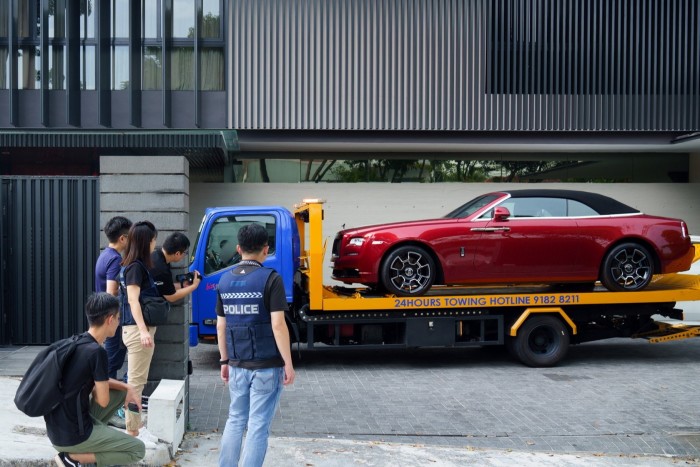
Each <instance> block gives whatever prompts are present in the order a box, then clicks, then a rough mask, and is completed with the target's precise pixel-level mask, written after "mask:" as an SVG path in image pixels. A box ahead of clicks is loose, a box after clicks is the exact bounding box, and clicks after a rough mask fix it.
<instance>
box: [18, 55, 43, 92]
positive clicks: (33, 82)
mask: <svg viewBox="0 0 700 467" xmlns="http://www.w3.org/2000/svg"><path fill="white" fill-rule="evenodd" d="M17 55H18V62H17V73H18V75H19V76H18V79H19V89H39V88H40V87H41V86H40V77H39V69H40V68H41V60H40V57H39V47H37V46H23V47H21V48H20V49H19V50H18V51H17Z"/></svg>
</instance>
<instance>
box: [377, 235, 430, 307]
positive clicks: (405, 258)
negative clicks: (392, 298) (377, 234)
mask: <svg viewBox="0 0 700 467" xmlns="http://www.w3.org/2000/svg"><path fill="white" fill-rule="evenodd" d="M436 273H437V270H436V268H435V262H434V261H433V258H432V257H431V256H430V254H428V252H427V251H425V249H423V248H421V247H419V246H415V245H405V246H401V247H399V248H397V249H395V250H392V251H390V252H389V254H387V256H386V258H385V259H384V261H383V262H382V271H381V279H382V286H383V287H384V288H385V289H386V291H387V292H388V293H391V294H394V295H399V296H404V297H405V296H417V295H423V294H424V293H426V292H427V291H428V290H430V287H431V286H432V285H433V283H434V282H435V276H436Z"/></svg>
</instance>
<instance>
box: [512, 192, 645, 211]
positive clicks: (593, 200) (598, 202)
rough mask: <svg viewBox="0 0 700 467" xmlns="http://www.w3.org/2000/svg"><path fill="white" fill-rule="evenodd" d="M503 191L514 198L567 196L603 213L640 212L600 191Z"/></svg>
mask: <svg viewBox="0 0 700 467" xmlns="http://www.w3.org/2000/svg"><path fill="white" fill-rule="evenodd" d="M503 193H508V194H510V196H511V197H513V198H531V197H537V198H567V199H573V200H575V201H579V202H581V203H583V204H585V205H587V206H589V207H591V208H592V209H594V210H595V211H596V212H598V213H599V214H601V215H611V214H639V213H640V211H639V210H638V209H634V208H632V207H630V206H627V205H626V204H623V203H621V202H619V201H616V200H614V199H612V198H609V197H607V196H604V195H600V194H598V193H590V192H588V191H576V190H546V189H533V190H503Z"/></svg>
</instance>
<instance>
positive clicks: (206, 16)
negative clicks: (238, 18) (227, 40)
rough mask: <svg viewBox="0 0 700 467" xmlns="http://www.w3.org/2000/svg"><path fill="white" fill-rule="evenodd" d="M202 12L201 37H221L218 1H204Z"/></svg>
mask: <svg viewBox="0 0 700 467" xmlns="http://www.w3.org/2000/svg"><path fill="white" fill-rule="evenodd" d="M203 7H204V8H203V10H202V31H201V36H202V37H215V38H219V37H220V36H221V21H220V18H221V12H220V8H221V4H220V3H219V0H204V4H203Z"/></svg>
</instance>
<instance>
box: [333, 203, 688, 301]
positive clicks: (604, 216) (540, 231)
mask: <svg viewBox="0 0 700 467" xmlns="http://www.w3.org/2000/svg"><path fill="white" fill-rule="evenodd" d="M503 208H505V210H504V209H503ZM460 210H461V211H460ZM494 213H496V214H497V215H495V216H494ZM504 213H505V215H503V214H504ZM616 245H617V246H619V245H632V247H631V248H627V249H623V250H625V251H624V252H622V253H618V252H617V250H614V251H613V249H614V247H615V246H616ZM635 245H639V248H636V247H634V246H635ZM402 246H405V247H410V248H403V250H404V251H408V252H409V253H408V254H407V255H406V256H404V259H403V260H401V261H398V262H397V260H395V259H394V256H396V255H395V254H394V255H393V256H392V252H395V251H396V250H397V249H398V248H400V247H402ZM416 247H417V248H416ZM411 248H414V249H416V250H417V251H419V252H420V254H421V255H423V254H424V253H427V255H429V256H430V257H431V258H430V260H432V265H431V264H427V265H423V266H421V268H423V271H424V272H425V274H427V271H428V268H427V266H431V269H432V270H431V271H430V274H431V275H432V276H433V278H432V281H430V284H429V286H428V287H427V288H425V287H423V288H422V289H421V288H420V287H418V286H416V289H417V290H415V291H414V290H413V288H412V287H410V286H408V285H407V286H406V287H401V286H400V285H399V286H396V284H394V286H393V287H392V285H391V283H390V282H391V281H392V280H394V279H392V278H390V276H391V275H392V274H394V275H395V272H396V271H393V272H392V271H391V270H392V269H394V270H395V269H397V268H396V267H387V266H385V264H386V262H387V261H388V260H391V261H394V263H395V264H396V265H403V266H404V267H403V268H401V267H399V269H401V272H400V274H403V276H402V280H403V281H406V280H407V279H410V277H408V276H407V275H406V273H407V272H410V273H411V274H415V273H416V270H415V269H416V267H418V266H419V261H418V259H417V258H418V257H417V256H413V257H411V255H410V250H411ZM618 249H619V248H618ZM611 252H612V253H614V254H615V255H616V258H617V260H616V259H614V258H613V259H610V256H609V255H610V254H611ZM637 252H640V255H639V256H638V255H637ZM645 252H646V256H648V258H646V263H642V261H643V260H642V258H641V256H643V255H644V253H645ZM693 255H694V247H693V245H692V244H691V241H690V236H689V234H688V229H687V226H686V224H685V223H684V222H683V221H682V220H679V219H671V218H665V217H657V216H650V215H646V214H642V213H641V212H639V211H637V210H635V209H633V208H631V207H629V206H626V205H624V204H622V203H619V202H618V201H615V200H613V199H611V198H608V197H605V196H602V195H598V194H595V193H587V192H580V191H571V190H514V191H503V192H495V193H489V194H487V195H484V196H482V197H479V198H476V199H475V200H472V201H471V202H470V203H467V204H466V205H464V206H462V207H460V208H459V209H457V210H455V211H453V212H452V213H450V214H448V217H445V218H440V219H431V220H420V221H410V222H398V223H392V224H383V225H374V226H368V227H360V228H356V229H347V230H343V231H341V232H339V233H338V234H337V236H336V238H335V241H334V244H333V257H332V261H333V278H334V279H336V280H339V281H342V282H345V283H359V284H364V285H367V286H370V287H373V288H380V289H385V290H387V291H389V292H393V293H396V294H401V295H410V294H417V295H420V294H422V293H425V292H426V291H427V289H429V288H430V286H432V285H433V284H446V285H466V284H487V283H488V284H511V283H569V282H575V283H589V284H590V283H593V282H595V281H596V280H599V279H607V280H603V283H604V285H606V287H608V288H611V289H613V290H640V289H642V288H643V287H645V286H646V285H647V284H648V282H649V280H650V279H651V275H652V274H664V273H671V272H679V271H684V270H687V269H689V268H690V265H691V262H692V259H693ZM412 258H413V259H412ZM424 259H425V262H428V263H429V262H430V261H428V259H427V258H424ZM413 260H415V267H411V264H410V263H411V262H412V261H413ZM606 261H610V262H611V263H612V264H611V265H610V266H609V269H608V270H609V274H612V275H613V276H614V275H618V276H619V277H620V280H618V282H619V283H620V287H617V286H616V285H615V284H614V283H610V282H611V281H612V280H613V279H612V277H607V278H606V277H602V275H603V271H604V270H605V264H606ZM644 264H646V265H647V266H643V265H644ZM383 268H384V269H383ZM387 268H388V269H387ZM615 268H617V269H615ZM625 268H627V270H629V272H630V273H631V274H632V276H634V277H636V276H645V277H644V281H642V280H641V279H640V281H639V282H640V283H639V284H630V285H629V286H624V284H623V283H622V281H623V279H624V280H627V281H628V282H629V280H628V279H627V278H625V277H623V276H624V271H625ZM632 269H635V271H631V270H632ZM618 273H619V274H618ZM647 275H648V278H647V277H646V276H647ZM647 279H648V280H647ZM387 282H389V283H387ZM395 282H396V281H395ZM606 282H607V283H606ZM642 282H645V283H643V284H642ZM397 283H398V282H397ZM637 285H640V286H639V287H637ZM418 289H421V290H418Z"/></svg>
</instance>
